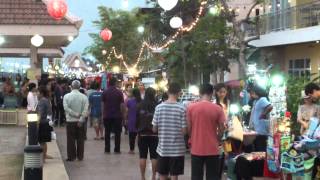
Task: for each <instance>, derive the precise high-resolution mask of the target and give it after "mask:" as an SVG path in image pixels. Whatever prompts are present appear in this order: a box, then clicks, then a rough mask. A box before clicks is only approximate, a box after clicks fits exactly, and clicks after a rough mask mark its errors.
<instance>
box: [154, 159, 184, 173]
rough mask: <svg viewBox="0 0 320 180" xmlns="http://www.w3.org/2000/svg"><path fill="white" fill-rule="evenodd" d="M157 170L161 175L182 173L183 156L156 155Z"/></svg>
mask: <svg viewBox="0 0 320 180" xmlns="http://www.w3.org/2000/svg"><path fill="white" fill-rule="evenodd" d="M157 171H158V173H159V174H161V175H171V176H178V175H182V174H183V173H184V156H180V157H161V156H159V157H158V167H157Z"/></svg>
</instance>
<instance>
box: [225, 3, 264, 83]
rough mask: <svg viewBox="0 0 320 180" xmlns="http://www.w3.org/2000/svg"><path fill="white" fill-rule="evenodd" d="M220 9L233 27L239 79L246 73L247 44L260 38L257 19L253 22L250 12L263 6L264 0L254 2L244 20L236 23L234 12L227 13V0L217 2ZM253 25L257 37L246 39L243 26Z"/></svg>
mask: <svg viewBox="0 0 320 180" xmlns="http://www.w3.org/2000/svg"><path fill="white" fill-rule="evenodd" d="M219 1H220V3H221V5H222V7H224V9H225V10H226V11H224V14H225V15H226V16H228V20H229V21H230V22H231V23H232V25H233V33H234V36H235V37H236V43H237V44H238V47H239V57H238V60H239V68H240V69H239V73H240V77H244V76H245V72H246V70H245V69H246V54H245V53H246V49H247V47H248V43H249V42H250V41H253V40H257V39H259V38H260V28H259V17H257V18H255V19H254V20H253V19H252V18H250V15H251V13H252V10H253V9H254V8H256V7H257V6H258V5H260V4H263V3H264V2H265V0H254V3H253V5H252V6H251V7H250V8H249V11H248V13H247V15H246V17H245V19H243V20H240V21H237V19H236V15H235V12H234V11H228V10H229V9H230V8H229V5H228V2H227V1H228V0H219ZM250 24H251V25H252V24H254V25H255V26H256V31H257V33H256V34H257V36H254V37H250V38H246V29H245V28H244V27H245V26H248V25H250Z"/></svg>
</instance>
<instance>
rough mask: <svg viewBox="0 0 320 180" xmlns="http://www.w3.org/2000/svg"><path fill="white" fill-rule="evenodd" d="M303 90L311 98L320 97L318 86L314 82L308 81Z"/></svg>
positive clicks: (316, 98)
mask: <svg viewBox="0 0 320 180" xmlns="http://www.w3.org/2000/svg"><path fill="white" fill-rule="evenodd" d="M304 92H305V94H306V95H307V96H310V97H311V98H312V99H313V100H319V99H320V87H319V86H318V85H317V84H315V83H309V84H307V85H306V86H305V88H304Z"/></svg>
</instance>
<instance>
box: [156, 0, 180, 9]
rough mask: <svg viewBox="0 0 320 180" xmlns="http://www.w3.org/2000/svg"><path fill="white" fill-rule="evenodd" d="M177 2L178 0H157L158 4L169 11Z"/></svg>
mask: <svg viewBox="0 0 320 180" xmlns="http://www.w3.org/2000/svg"><path fill="white" fill-rule="evenodd" d="M177 3H178V0H158V4H159V5H160V7H162V9H164V10H166V11H169V10H171V9H173V8H174V7H175V6H176V5H177Z"/></svg>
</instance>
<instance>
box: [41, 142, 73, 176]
mask: <svg viewBox="0 0 320 180" xmlns="http://www.w3.org/2000/svg"><path fill="white" fill-rule="evenodd" d="M47 145H48V153H47V154H48V155H50V156H52V157H53V159H46V162H45V163H44V166H43V179H44V180H69V176H68V174H67V171H66V168H65V166H64V163H63V160H62V157H61V155H60V151H59V148H58V146H57V142H56V141H52V142H49V143H47Z"/></svg>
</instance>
